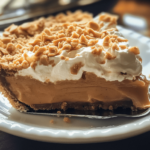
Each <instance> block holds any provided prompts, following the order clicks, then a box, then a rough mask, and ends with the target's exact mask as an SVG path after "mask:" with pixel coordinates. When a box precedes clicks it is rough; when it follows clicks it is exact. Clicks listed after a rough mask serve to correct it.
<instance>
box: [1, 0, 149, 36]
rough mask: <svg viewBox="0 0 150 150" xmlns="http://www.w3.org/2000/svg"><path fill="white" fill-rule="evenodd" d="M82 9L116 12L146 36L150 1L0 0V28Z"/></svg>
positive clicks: (125, 23)
mask: <svg viewBox="0 0 150 150" xmlns="http://www.w3.org/2000/svg"><path fill="white" fill-rule="evenodd" d="M77 9H82V10H83V11H88V12H91V13H93V15H94V16H96V15H97V14H99V13H100V12H102V11H105V12H110V13H113V14H117V15H119V20H118V24H119V25H122V26H124V27H125V28H130V29H132V30H135V31H136V32H138V33H141V34H143V35H145V36H148V37H150V17H149V14H150V0H0V31H3V30H4V28H6V27H7V26H9V25H10V24H12V23H14V24H18V25H19V24H21V23H23V22H26V21H32V20H34V19H36V18H38V17H40V16H44V17H47V16H49V15H56V14H57V13H59V12H65V11H66V10H71V11H75V10H77Z"/></svg>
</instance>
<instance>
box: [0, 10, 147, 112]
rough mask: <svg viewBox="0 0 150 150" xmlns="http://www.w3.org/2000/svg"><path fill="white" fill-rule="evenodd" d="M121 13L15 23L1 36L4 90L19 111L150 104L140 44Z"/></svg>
mask: <svg viewBox="0 0 150 150" xmlns="http://www.w3.org/2000/svg"><path fill="white" fill-rule="evenodd" d="M116 24H117V17H116V16H114V15H111V14H107V13H101V14H100V15H99V16H98V17H96V18H93V17H92V15H91V14H89V13H83V12H81V11H76V12H74V13H71V12H68V13H67V14H66V15H65V14H62V13H61V14H59V15H57V16H56V17H53V16H50V17H48V18H40V19H38V20H36V21H33V22H28V23H24V24H22V25H20V26H16V25H11V26H9V27H8V28H6V29H5V31H4V33H3V36H2V37H1V38H0V67H1V70H0V83H1V85H0V91H1V92H2V93H3V94H4V95H5V97H7V98H8V100H9V101H10V103H11V104H12V106H13V107H14V108H16V109H17V110H19V111H21V112H25V111H28V110H30V109H32V110H53V109H62V110H66V109H68V108H73V109H77V110H97V109H109V110H113V109H116V108H118V107H122V108H128V107H129V108H132V110H137V109H146V108H148V107H150V102H149V98H148V86H149V81H148V80H147V79H146V78H145V76H144V75H142V64H141V62H142V59H141V57H140V56H139V54H140V51H139V49H138V47H136V46H135V47H130V46H129V43H128V40H127V39H125V38H124V37H123V36H122V35H121V34H120V32H119V31H118V29H117V28H116Z"/></svg>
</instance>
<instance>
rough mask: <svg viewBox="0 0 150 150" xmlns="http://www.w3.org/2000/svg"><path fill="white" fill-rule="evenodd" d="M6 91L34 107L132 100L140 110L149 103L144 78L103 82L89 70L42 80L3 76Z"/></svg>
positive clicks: (146, 84) (146, 82)
mask: <svg viewBox="0 0 150 150" xmlns="http://www.w3.org/2000/svg"><path fill="white" fill-rule="evenodd" d="M5 79H6V82H7V83H8V87H7V88H9V90H10V91H11V92H12V93H13V95H14V96H15V97H16V99H18V100H19V101H20V102H21V103H23V104H26V105H28V106H30V107H31V108H35V106H37V105H44V104H54V103H62V102H69V103H90V104H93V103H98V102H103V103H109V102H111V104H113V102H117V101H118V102H119V101H121V100H132V103H133V105H134V106H135V107H136V108H139V109H145V108H147V107H149V106H150V102H149V99H148V85H149V82H148V81H147V80H146V79H141V78H138V79H137V80H135V81H130V80H125V81H123V82H118V81H112V82H110V81H106V80H105V79H103V78H99V77H97V76H96V75H94V74H92V73H84V74H83V76H82V78H81V79H80V80H76V81H60V82H57V83H56V84H53V83H50V82H49V83H42V82H40V81H37V80H35V79H32V78H30V77H22V76H18V77H15V76H6V77H5Z"/></svg>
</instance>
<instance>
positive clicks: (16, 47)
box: [0, 11, 139, 82]
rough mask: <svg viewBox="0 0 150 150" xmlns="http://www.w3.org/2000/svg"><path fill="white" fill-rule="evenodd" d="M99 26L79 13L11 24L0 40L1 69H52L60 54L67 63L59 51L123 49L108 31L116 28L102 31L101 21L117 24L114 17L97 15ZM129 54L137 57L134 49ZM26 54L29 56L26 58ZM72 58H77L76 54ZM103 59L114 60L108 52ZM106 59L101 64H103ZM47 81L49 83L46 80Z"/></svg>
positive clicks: (73, 70)
mask: <svg viewBox="0 0 150 150" xmlns="http://www.w3.org/2000/svg"><path fill="white" fill-rule="evenodd" d="M99 20H100V21H101V22H100V23H99V24H98V23H97V22H95V21H94V20H93V18H92V15H91V14H89V13H84V12H82V11H76V12H74V13H72V12H67V14H66V15H65V14H63V13H61V14H58V15H57V16H56V17H53V16H50V17H48V18H40V19H38V20H35V21H33V22H28V23H24V24H22V25H20V26H17V25H11V26H9V27H8V28H6V29H5V31H4V33H3V37H0V67H1V68H3V69H7V70H16V71H17V70H21V69H26V68H28V67H29V66H31V67H32V68H33V69H35V67H36V65H37V61H39V64H40V65H45V66H47V65H51V66H52V67H53V66H55V63H54V60H50V57H54V56H57V55H60V59H62V60H65V61H68V60H69V57H67V56H63V55H61V54H62V51H64V50H65V51H67V52H68V53H69V52H71V51H75V50H78V49H80V48H82V47H88V46H89V47H91V49H92V51H91V53H92V54H93V55H100V54H101V52H102V51H105V50H104V47H110V48H112V50H114V51H115V50H119V49H126V48H127V47H126V46H125V45H120V46H118V43H119V42H127V40H126V39H124V38H120V37H118V36H117V35H112V34H110V32H112V31H117V29H116V28H111V29H110V28H108V29H106V30H101V28H102V27H103V26H104V22H107V23H108V22H109V25H112V24H114V25H116V20H117V17H116V16H113V15H110V14H102V15H100V16H99ZM99 39H103V43H102V45H101V46H97V45H96V44H97V43H98V41H99ZM129 51H130V52H132V53H134V54H138V53H139V51H138V50H137V49H136V48H130V49H129ZM28 52H31V53H32V55H31V56H29V55H28ZM75 56H80V54H76V55H75ZM105 59H108V60H111V59H115V56H113V55H112V54H111V52H106V54H105ZM104 63H105V60H103V61H102V62H100V64H104ZM83 65H84V64H82V63H78V64H75V65H73V66H72V67H71V68H70V71H71V73H72V74H77V73H78V71H79V69H80V68H81V67H83ZM47 82H48V81H47Z"/></svg>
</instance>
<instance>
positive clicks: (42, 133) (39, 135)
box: [0, 26, 150, 143]
mask: <svg viewBox="0 0 150 150" xmlns="http://www.w3.org/2000/svg"><path fill="white" fill-rule="evenodd" d="M118 28H119V30H120V32H121V33H122V34H123V35H124V36H125V37H126V38H127V39H128V40H129V42H130V45H131V46H138V47H139V48H140V50H141V56H142V58H143V66H144V68H143V73H144V74H146V75H147V76H148V75H149V74H150V61H149V60H150V39H149V38H147V37H144V36H142V35H140V34H138V33H135V32H133V31H131V30H127V29H124V28H122V27H120V26H118ZM148 67H149V68H148ZM51 119H54V121H55V122H56V123H55V124H50V120H51ZM70 120H71V123H70V124H68V123H64V122H63V118H62V117H60V118H58V117H51V116H34V115H27V114H22V113H20V112H18V111H16V110H14V109H13V108H12V107H11V105H10V104H9V102H8V100H7V99H6V98H4V97H3V96H2V95H0V130H2V131H4V132H7V133H10V134H13V135H16V136H20V137H24V138H28V139H33V140H39V141H47V142H58V143H92V142H104V141H114V140H119V139H124V138H127V137H131V136H135V135H138V134H141V133H143V132H146V131H149V130H150V114H149V115H147V116H145V117H142V118H121V117H120V118H112V119H106V120H96V119H86V118H70Z"/></svg>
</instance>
